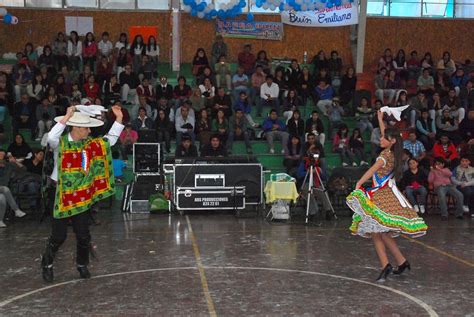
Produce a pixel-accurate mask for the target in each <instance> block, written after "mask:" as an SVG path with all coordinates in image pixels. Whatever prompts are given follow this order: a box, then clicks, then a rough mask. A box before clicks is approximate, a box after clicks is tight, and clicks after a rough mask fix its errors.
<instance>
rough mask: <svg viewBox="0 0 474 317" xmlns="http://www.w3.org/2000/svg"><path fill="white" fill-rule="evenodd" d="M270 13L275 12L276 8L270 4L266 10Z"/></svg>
mask: <svg viewBox="0 0 474 317" xmlns="http://www.w3.org/2000/svg"><path fill="white" fill-rule="evenodd" d="M268 9H269V10H270V11H275V9H276V7H275V5H274V4H270V7H269V8H268Z"/></svg>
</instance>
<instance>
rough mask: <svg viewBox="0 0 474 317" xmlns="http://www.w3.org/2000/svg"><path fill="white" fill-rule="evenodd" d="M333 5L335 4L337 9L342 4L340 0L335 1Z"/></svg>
mask: <svg viewBox="0 0 474 317" xmlns="http://www.w3.org/2000/svg"><path fill="white" fill-rule="evenodd" d="M334 4H335V5H336V6H337V7H339V6H340V5H341V4H342V1H341V0H336V1H335V2H334Z"/></svg>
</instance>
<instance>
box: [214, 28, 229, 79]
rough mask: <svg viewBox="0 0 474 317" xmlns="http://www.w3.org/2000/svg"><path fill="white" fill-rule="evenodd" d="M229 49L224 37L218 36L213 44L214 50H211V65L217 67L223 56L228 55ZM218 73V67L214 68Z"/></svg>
mask: <svg viewBox="0 0 474 317" xmlns="http://www.w3.org/2000/svg"><path fill="white" fill-rule="evenodd" d="M228 53H229V52H228V48H227V44H226V43H225V42H224V38H223V37H222V35H220V34H218V35H216V39H215V41H214V43H212V50H211V65H213V66H214V65H217V64H216V63H218V62H219V60H220V58H221V57H222V56H224V57H225V56H227V55H228ZM214 70H215V71H216V73H217V67H215V68H214Z"/></svg>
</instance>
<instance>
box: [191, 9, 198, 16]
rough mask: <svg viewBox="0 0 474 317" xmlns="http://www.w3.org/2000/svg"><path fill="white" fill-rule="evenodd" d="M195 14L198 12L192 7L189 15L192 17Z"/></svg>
mask: <svg viewBox="0 0 474 317" xmlns="http://www.w3.org/2000/svg"><path fill="white" fill-rule="evenodd" d="M197 14H198V12H197V10H195V9H192V10H191V16H192V17H195V16H197Z"/></svg>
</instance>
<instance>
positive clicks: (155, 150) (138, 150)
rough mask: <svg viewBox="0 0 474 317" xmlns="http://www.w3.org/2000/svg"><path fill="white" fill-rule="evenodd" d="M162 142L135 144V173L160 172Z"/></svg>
mask: <svg viewBox="0 0 474 317" xmlns="http://www.w3.org/2000/svg"><path fill="white" fill-rule="evenodd" d="M159 171H160V144H159V143H135V144H133V173H134V174H137V173H159Z"/></svg>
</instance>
